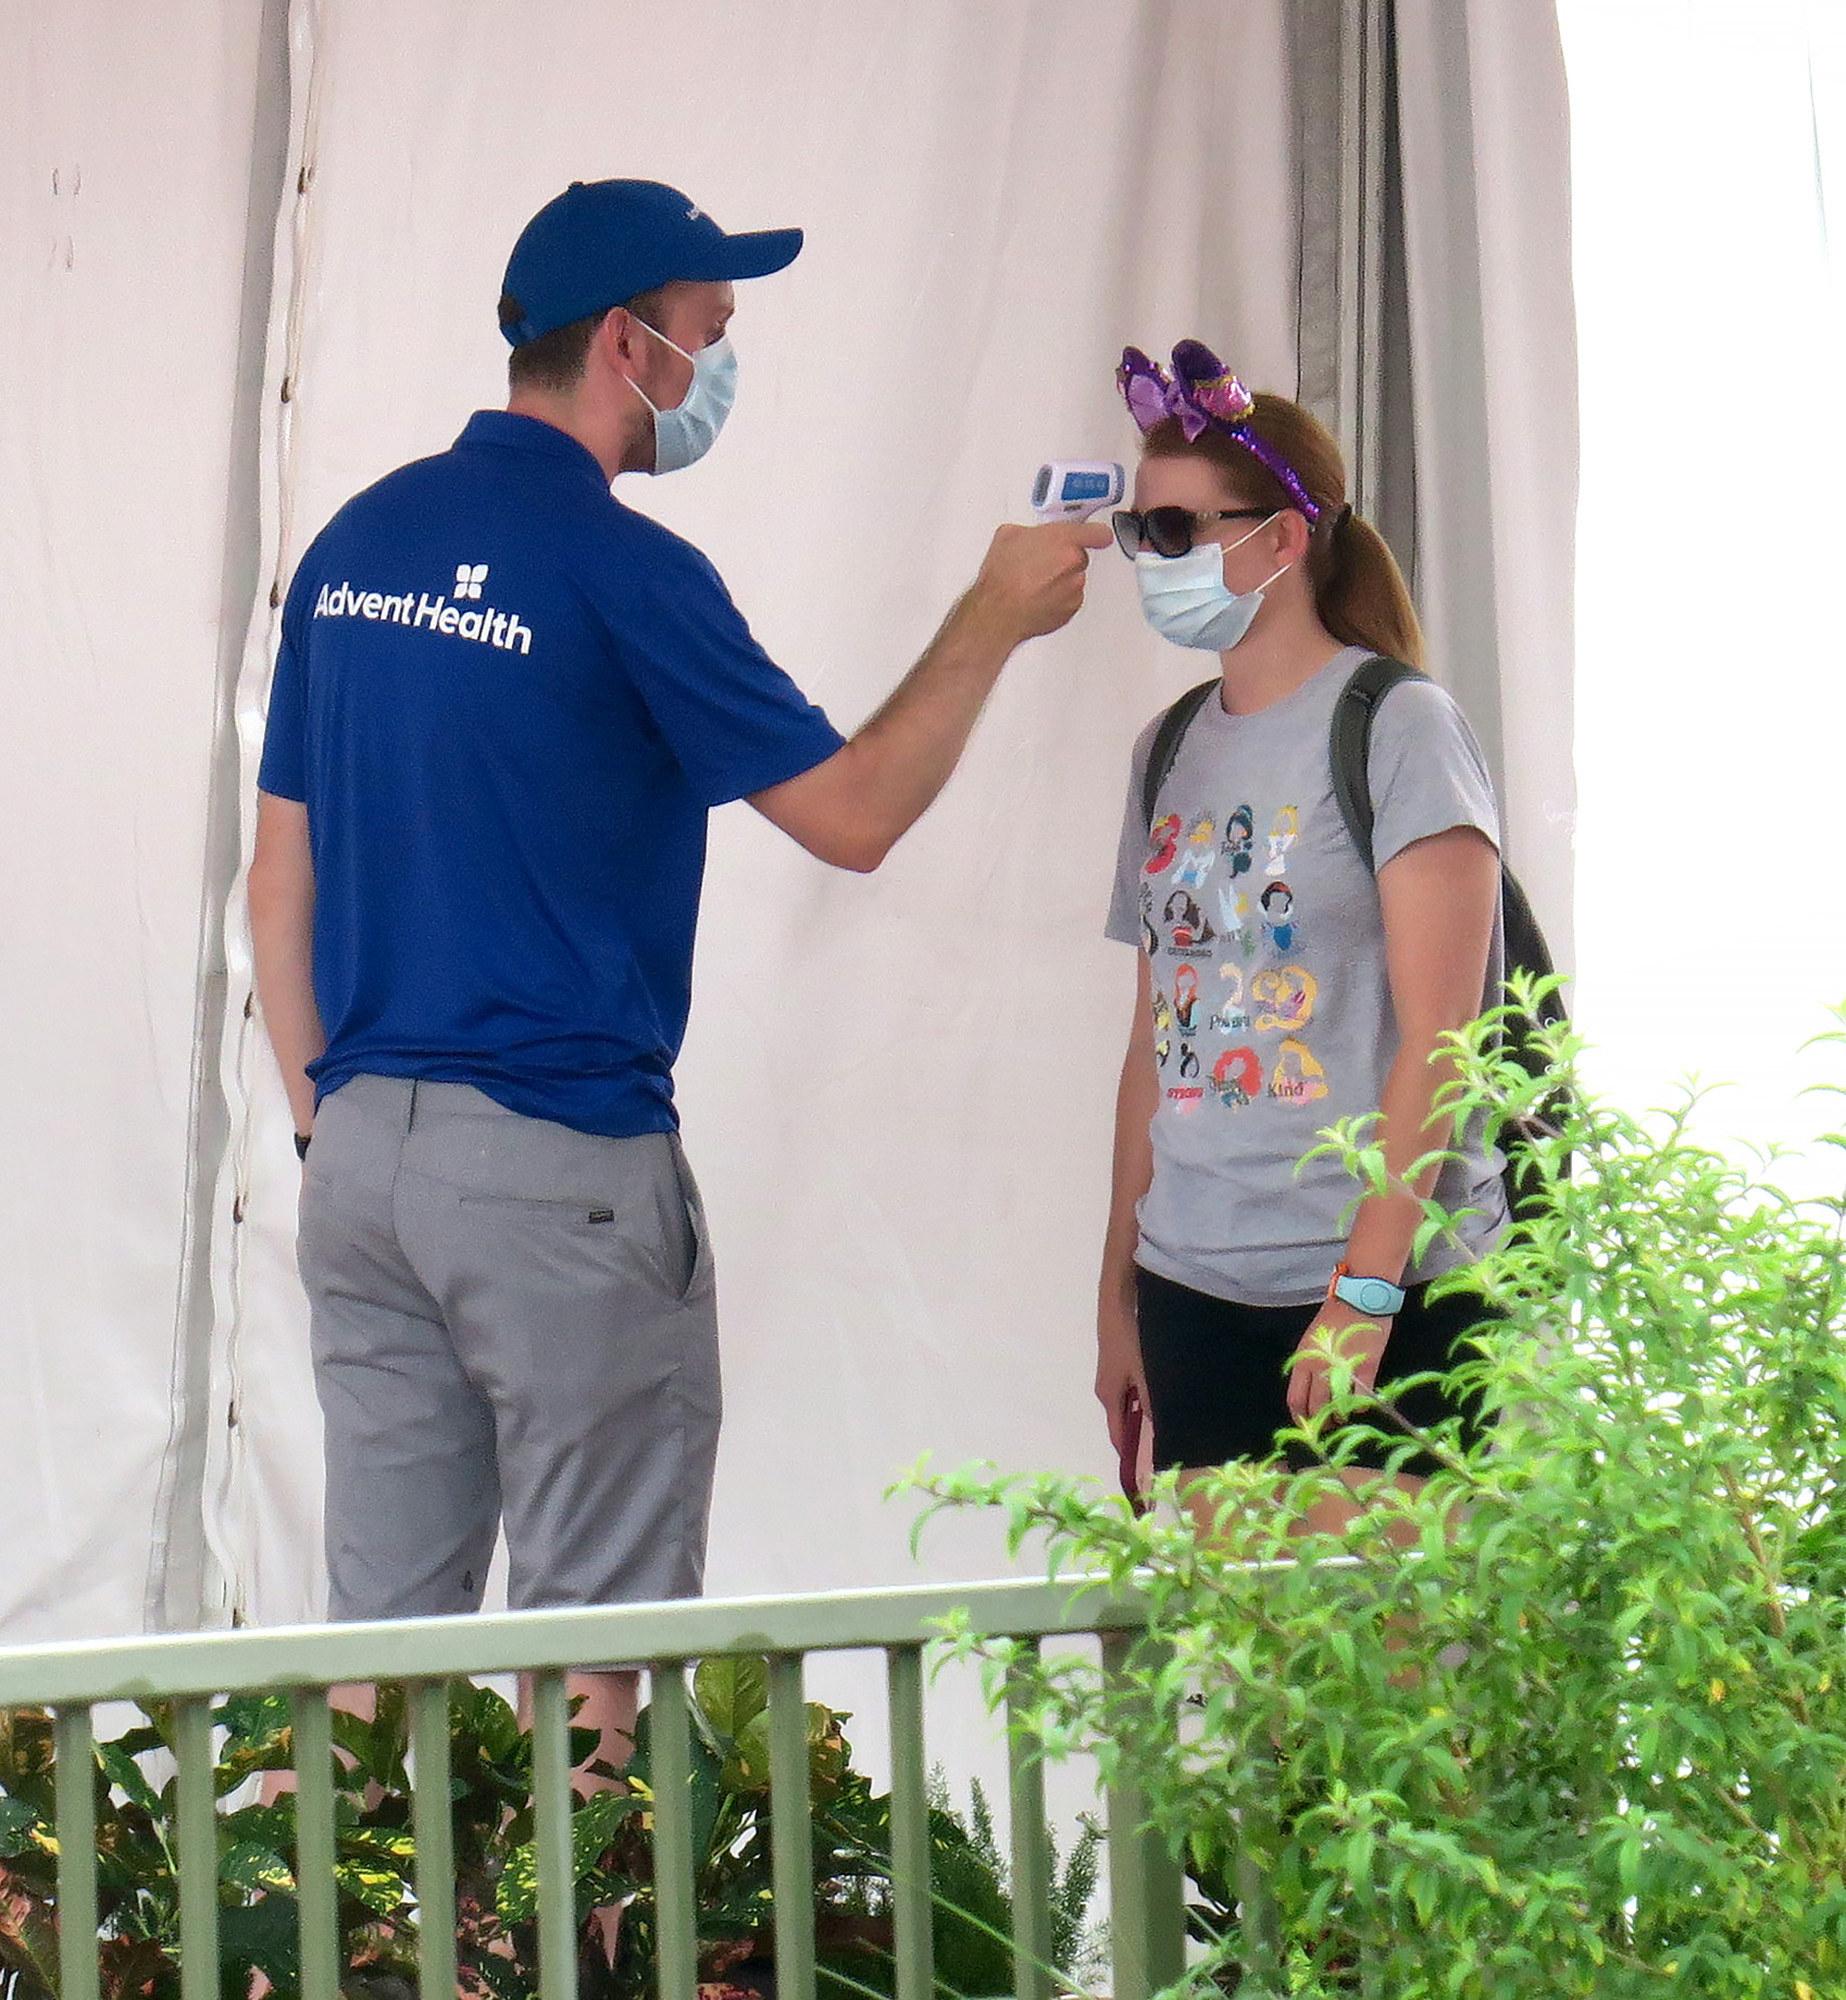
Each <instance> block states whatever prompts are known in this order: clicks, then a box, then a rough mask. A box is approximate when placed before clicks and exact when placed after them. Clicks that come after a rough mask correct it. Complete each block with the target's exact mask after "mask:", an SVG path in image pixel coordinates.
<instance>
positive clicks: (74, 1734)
mask: <svg viewBox="0 0 1846 2000" xmlns="http://www.w3.org/2000/svg"><path fill="white" fill-rule="evenodd" d="M57 1757H58V1765H57V1815H58V1979H59V2000H97V1994H98V1992H99V1990H100V1987H101V1983H102V1974H101V1969H100V1966H99V1964H98V1960H97V1950H96V1930H97V1924H96V1739H95V1736H94V1734H93V1732H92V1729H91V1725H90V1711H89V1709H88V1708H87V1707H85V1706H84V1705H83V1704H81V1703H79V1704H77V1705H75V1706H73V1707H70V1708H60V1709H59V1710H58V1719H57Z"/></svg>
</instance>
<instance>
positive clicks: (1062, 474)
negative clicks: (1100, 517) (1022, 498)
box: [1032, 458, 1127, 521]
mask: <svg viewBox="0 0 1846 2000" xmlns="http://www.w3.org/2000/svg"><path fill="white" fill-rule="evenodd" d="M1126 488H1127V481H1126V479H1125V478H1124V476H1123V473H1122V468H1121V467H1120V466H1119V465H1116V464H1113V463H1112V462H1110V461H1109V460H1107V459H1100V458H1072V459H1054V460H1053V461H1052V462H1051V463H1050V464H1049V465H1041V466H1040V467H1039V468H1038V477H1037V478H1036V479H1035V480H1033V482H1032V511H1033V513H1035V514H1036V515H1037V516H1038V518H1039V519H1040V520H1041V521H1087V520H1088V519H1089V518H1090V516H1091V515H1092V514H1098V513H1100V512H1101V511H1102V510H1103V508H1105V507H1117V506H1120V505H1121V500H1122V494H1123V493H1124V491H1126Z"/></svg>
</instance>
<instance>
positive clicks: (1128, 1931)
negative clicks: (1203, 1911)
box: [1102, 1632, 1186, 2000]
mask: <svg viewBox="0 0 1846 2000" xmlns="http://www.w3.org/2000/svg"><path fill="white" fill-rule="evenodd" d="M1136 1646H1137V1640H1136V1637H1135V1635H1133V1634H1131V1633H1127V1632H1107V1633H1105V1634H1104V1635H1103V1641H1102V1658H1103V1677H1104V1684H1105V1687H1106V1689H1107V1692H1108V1695H1109V1697H1110V1700H1111V1702H1112V1703H1116V1702H1120V1703H1124V1704H1133V1705H1134V1706H1136V1707H1142V1706H1144V1705H1145V1699H1146V1698H1145V1692H1144V1683H1142V1682H1141V1681H1140V1680H1139V1679H1138V1677H1135V1678H1131V1676H1130V1674H1129V1670H1128V1669H1129V1660H1130V1655H1131V1652H1132V1651H1133V1650H1134V1649H1135V1648H1136ZM1136 1663H1137V1665H1140V1666H1142V1667H1143V1668H1144V1670H1147V1669H1158V1667H1159V1666H1160V1665H1161V1663H1162V1660H1161V1657H1160V1656H1157V1655H1156V1654H1155V1653H1154V1650H1153V1648H1151V1647H1150V1646H1149V1645H1148V1644H1147V1642H1146V1641H1145V1640H1142V1641H1140V1642H1139V1653H1138V1657H1137V1662H1136ZM1150 1713H1151V1712H1150ZM1107 1807H1108V1815H1109V1942H1110V1950H1111V1955H1112V1958H1113V1962H1114V1971H1115V1995H1114V2000H1150V1996H1151V1995H1153V1994H1155V1993H1157V1992H1158V1991H1159V1990H1160V1989H1161V1987H1163V1986H1168V1985H1171V1984H1172V1982H1173V1981H1174V1980H1176V1979H1178V1978H1179V1976H1180V1975H1181V1973H1183V1972H1184V1971H1185V1969H1186V1878H1185V1872H1184V1870H1183V1869H1182V1868H1181V1867H1180V1864H1179V1863H1178V1862H1177V1861H1176V1860H1175V1859H1174V1858H1173V1855H1172V1853H1171V1852H1170V1850H1169V1849H1168V1847H1167V1843H1166V1841H1165V1840H1164V1838H1162V1836H1161V1835H1160V1834H1159V1833H1158V1832H1157V1831H1156V1830H1155V1829H1154V1828H1153V1827H1152V1826H1150V1825H1149V1824H1148V1823H1147V1821H1148V1802H1147V1795H1146V1793H1145V1792H1143V1791H1142V1789H1141V1787H1140V1786H1139V1785H1137V1784H1135V1783H1134V1782H1133V1781H1132V1780H1131V1779H1127V1778H1118V1779H1116V1780H1115V1781H1114V1782H1113V1783H1112V1784H1111V1785H1110V1786H1109V1790H1108V1801H1107Z"/></svg>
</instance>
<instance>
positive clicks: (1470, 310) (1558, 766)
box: [1394, 0, 1577, 966]
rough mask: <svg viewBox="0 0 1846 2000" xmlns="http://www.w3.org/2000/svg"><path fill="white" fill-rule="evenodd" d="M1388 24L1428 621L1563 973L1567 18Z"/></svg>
mask: <svg viewBox="0 0 1846 2000" xmlns="http://www.w3.org/2000/svg"><path fill="white" fill-rule="evenodd" d="M1394 19H1395V24H1396V36H1397V45H1396V62H1397V76H1398V104H1399V127H1398V129H1399V143H1400V146H1401V149H1402V176H1403V204H1404V236H1405V245H1404V254H1405V262H1406V267H1407V272H1408V286H1407V293H1408V299H1407V303H1408V308H1409V332H1410V350H1411V363H1410V377H1411V395H1412V402H1413V406H1414V455H1415V477H1416V514H1417V550H1416V589H1417V602H1418V608H1419V610H1420V611H1421V613H1422V616H1423V621H1424V625H1425V628H1426V630H1427V632H1428V636H1429V642H1430V648H1431V652H1432V655H1433V657H1434V659H1435V660H1436V662H1437V663H1438V666H1437V671H1438V672H1439V673H1440V674H1441V675H1442V677H1443V678H1444V679H1445V680H1447V682H1448V683H1449V685H1450V686H1451V687H1452V688H1453V689H1454V691H1455V694H1456V696H1457V698H1458V699H1459V700H1460V701H1461V703H1462V706H1463V707H1464V708H1465V709H1466V710H1467V711H1468V714H1469V717H1470V719H1471V720H1472V722H1473V723H1474V726H1475V728H1476V729H1477V730H1478V731H1479V732H1480V734H1481V737H1482V740H1483V743H1484V744H1485V745H1486V746H1487V747H1488V751H1489V756H1490V759H1491V761H1492V762H1493V764H1494V768H1495V776H1496V778H1497V780H1498V782H1499V785H1500V790H1501V794H1502V804H1503V807H1504V810H1505V819H1506V846H1507V853H1508V856H1509V858H1510V859H1511V860H1512V862H1513V864H1514V866H1515V867H1516V868H1517V869H1518V871H1519V874H1520V877H1521V879H1522V881H1523V882H1524V884H1525V887H1526V890H1527V893H1528V894H1529V895H1530V896H1531V898H1532V902H1533V906H1534V908H1535V909H1536V910H1537V912H1538V915H1539V918H1540V920H1541V922H1542V923H1543V924H1544V925H1545V927H1546V930H1547V932H1548V934H1549V936H1550V939H1551V943H1552V946H1553V949H1554V951H1555V952H1556V953H1557V955H1558V958H1559V962H1560V964H1561V965H1565V966H1568V964H1569V962H1570V958H1571V894H1572V851H1571V841H1570V831H1571V828H1572V825H1573V823H1574V817H1575V811H1576V779H1575V773H1574V770H1573V766H1572V728H1571V715H1572V698H1573V697H1572V688H1573V674H1572V622H1571V620H1572V605H1573V599H1572V587H1571V577H1572V570H1573V567H1574V561H1575V531H1576V494H1577V379H1576V331H1575V313H1574V308H1573V302H1572V294H1571V282H1570V210H1569V205H1568V203H1567V202H1566V201H1565V200H1564V199H1563V191H1564V190H1565V189H1566V188H1567V187H1568V185H1569V147H1570V126H1569V109H1568V104H1567V101H1566V96H1565V85H1564V63H1563V55H1562V50H1561V47H1560V44H1559V38H1558V24H1557V17H1556V14H1555V11H1554V9H1553V8H1551V7H1549V6H1544V7H1532V6H1525V5H1522V4H1517V0H1394Z"/></svg>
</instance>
